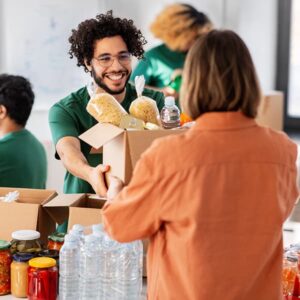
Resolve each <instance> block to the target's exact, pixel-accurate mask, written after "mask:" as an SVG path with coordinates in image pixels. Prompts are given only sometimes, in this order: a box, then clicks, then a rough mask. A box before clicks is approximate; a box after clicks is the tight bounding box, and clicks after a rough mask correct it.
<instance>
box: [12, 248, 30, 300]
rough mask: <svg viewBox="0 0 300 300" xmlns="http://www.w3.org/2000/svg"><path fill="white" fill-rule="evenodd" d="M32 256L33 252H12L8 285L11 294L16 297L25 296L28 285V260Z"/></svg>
mask: <svg viewBox="0 0 300 300" xmlns="http://www.w3.org/2000/svg"><path fill="white" fill-rule="evenodd" d="M33 257H34V254H31V253H25V254H14V255H13V262H12V264H11V265H10V285H11V294H12V295H13V296H15V297H18V298H26V297H27V287H28V275H27V269H28V261H29V260H30V259H32V258H33Z"/></svg>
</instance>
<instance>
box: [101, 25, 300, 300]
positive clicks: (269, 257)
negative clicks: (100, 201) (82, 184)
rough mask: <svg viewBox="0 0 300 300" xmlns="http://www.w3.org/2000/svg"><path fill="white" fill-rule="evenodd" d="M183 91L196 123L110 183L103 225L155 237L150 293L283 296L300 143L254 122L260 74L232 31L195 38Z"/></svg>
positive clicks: (235, 298)
mask: <svg viewBox="0 0 300 300" xmlns="http://www.w3.org/2000/svg"><path fill="white" fill-rule="evenodd" d="M182 91H183V93H182V94H181V101H182V102H181V103H182V107H183V109H184V111H185V112H187V114H188V115H189V116H191V117H192V118H193V119H196V123H195V125H194V126H193V127H192V128H191V129H189V130H188V131H187V132H186V133H183V134H181V135H177V136H170V137H167V138H164V139H161V140H157V141H156V142H155V143H153V145H152V146H151V147H150V148H149V149H148V150H147V152H146V153H144V154H143V156H142V158H141V159H140V161H139V162H138V164H137V166H136V168H135V170H134V174H133V177H132V179H131V181H130V184H129V185H128V187H126V188H124V189H123V190H122V191H121V193H119V194H118V195H117V196H116V198H115V199H114V198H112V197H111V195H113V194H116V193H113V191H112V190H109V191H108V195H109V200H111V201H110V202H108V203H107V204H106V205H105V207H104V208H103V209H102V211H103V218H102V220H103V223H104V227H105V229H106V230H107V231H108V232H109V233H110V234H111V236H112V237H113V238H114V239H116V240H118V241H121V242H128V241H131V240H135V239H141V238H147V237H149V238H150V244H149V248H148V265H147V266H148V299H151V300H160V299H162V300H168V299H172V300H174V299H176V300H177V299H178V300H181V299H187V300H206V299H223V300H239V299H243V300H266V299H270V300H281V299H282V287H281V285H282V282H281V276H282V274H281V270H282V253H283V245H282V225H283V222H284V221H285V220H286V219H287V217H288V215H289V213H290V212H291V210H292V208H293V206H294V204H295V202H296V200H297V197H298V196H299V190H298V188H297V185H296V177H297V176H296V175H297V169H296V157H297V146H296V145H295V144H294V143H293V142H292V141H291V140H289V139H288V137H287V136H286V135H285V134H284V133H280V132H275V131H273V130H271V129H268V128H264V127H259V126H258V125H257V124H256V122H255V117H256V115H257V109H258V104H259V100H260V96H261V93H260V88H259V83H258V80H257V76H256V72H255V68H254V65H253V62H252V59H251V56H250V53H249V50H248V49H247V47H246V45H245V44H244V42H243V41H242V40H241V39H240V38H239V37H238V36H237V35H236V34H235V33H234V32H232V31H217V30H215V31H212V32H210V33H208V34H207V35H204V36H202V37H201V38H199V39H198V40H197V42H196V43H195V45H194V46H193V47H192V48H191V50H190V52H189V54H188V56H187V60H186V63H185V69H184V75H183V89H182ZM178 157H181V158H182V159H181V160H178ZM113 180H115V181H116V182H113V181H112V183H113V184H111V185H112V186H120V184H119V183H118V181H117V180H116V179H113ZM117 183H118V184H119V185H117ZM124 224H126V226H124Z"/></svg>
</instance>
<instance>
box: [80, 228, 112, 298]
mask: <svg viewBox="0 0 300 300" xmlns="http://www.w3.org/2000/svg"><path fill="white" fill-rule="evenodd" d="M100 251H101V248H100V244H99V241H98V238H97V237H96V236H95V235H93V234H90V235H88V236H86V237H85V241H84V245H83V246H82V248H81V252H80V264H79V270H80V272H79V274H80V275H79V278H80V291H79V299H80V300H98V299H100V290H102V286H101V282H100V274H101V265H100V259H101V256H100ZM76 299H78V298H76ZM107 299H109V298H107Z"/></svg>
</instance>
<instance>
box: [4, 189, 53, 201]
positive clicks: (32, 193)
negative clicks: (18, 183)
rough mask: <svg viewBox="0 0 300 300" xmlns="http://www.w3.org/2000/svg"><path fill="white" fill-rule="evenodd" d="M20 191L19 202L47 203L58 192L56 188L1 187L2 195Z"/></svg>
mask: <svg viewBox="0 0 300 300" xmlns="http://www.w3.org/2000/svg"><path fill="white" fill-rule="evenodd" d="M14 191H18V192H19V193H20V196H19V199H18V200H17V202H19V203H32V204H45V203H47V202H48V201H50V200H51V199H52V198H54V197H55V196H56V195H57V193H56V191H54V190H38V189H24V188H5V187H3V188H2V187H1V188H0V196H1V197H2V196H5V195H6V194H8V193H10V192H14Z"/></svg>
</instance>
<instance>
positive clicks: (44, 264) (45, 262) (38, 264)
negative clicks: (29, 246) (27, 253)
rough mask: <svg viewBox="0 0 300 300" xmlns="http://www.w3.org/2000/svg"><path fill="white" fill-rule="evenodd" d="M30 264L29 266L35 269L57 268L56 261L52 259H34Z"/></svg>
mask: <svg viewBox="0 0 300 300" xmlns="http://www.w3.org/2000/svg"><path fill="white" fill-rule="evenodd" d="M28 263H29V266H31V267H34V268H51V267H54V266H56V260H55V259H53V258H50V257H36V258H32V259H31V260H30V261H29V262H28Z"/></svg>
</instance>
